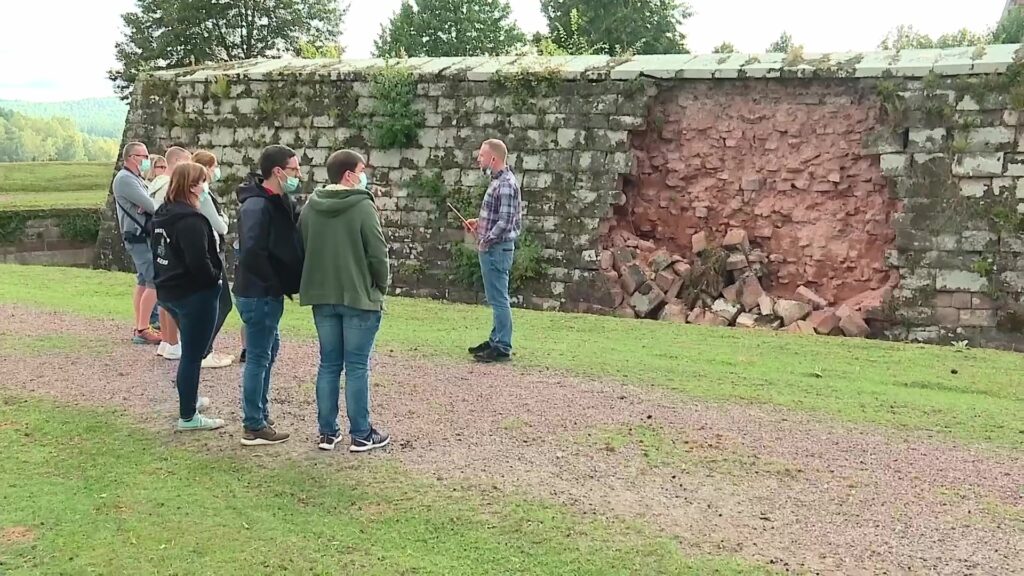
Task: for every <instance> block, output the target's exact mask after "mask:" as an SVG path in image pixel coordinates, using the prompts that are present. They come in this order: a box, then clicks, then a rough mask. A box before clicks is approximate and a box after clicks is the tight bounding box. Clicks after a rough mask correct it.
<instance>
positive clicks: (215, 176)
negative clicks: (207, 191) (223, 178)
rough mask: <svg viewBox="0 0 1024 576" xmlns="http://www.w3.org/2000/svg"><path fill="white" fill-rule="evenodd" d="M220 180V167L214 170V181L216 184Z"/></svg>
mask: <svg viewBox="0 0 1024 576" xmlns="http://www.w3.org/2000/svg"><path fill="white" fill-rule="evenodd" d="M218 180H220V166H217V167H216V168H214V169H213V181H214V182H216V181H218Z"/></svg>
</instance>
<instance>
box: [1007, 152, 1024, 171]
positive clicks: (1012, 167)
mask: <svg viewBox="0 0 1024 576" xmlns="http://www.w3.org/2000/svg"><path fill="white" fill-rule="evenodd" d="M1004 174H1005V175H1007V176H1024V154H1007V155H1006V171H1005V172H1004Z"/></svg>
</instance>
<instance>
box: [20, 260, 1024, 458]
mask: <svg viewBox="0 0 1024 576" xmlns="http://www.w3.org/2000/svg"><path fill="white" fill-rule="evenodd" d="M131 286H132V280H131V276H129V275H127V274H116V273H110V272H100V271H85V270H69V269H56V268H38V267H18V266H2V265H0V302H19V303H26V304H32V305H37V306H42V307H45V308H49V309H55V310H66V311H69V312H74V313H77V314H84V315H88V316H94V317H105V318H122V319H127V318H129V317H130V316H131V308H130V306H131V301H130V297H129V294H130V290H131ZM230 322H231V324H229V328H228V329H233V327H235V326H237V316H236V315H232V318H231V320H230ZM515 322H516V324H515V326H516V337H515V345H516V351H517V355H518V360H517V362H518V363H519V364H520V365H525V366H532V367H541V368H556V369H562V370H567V371H571V372H574V373H577V374H582V375H586V376H608V377H615V378H619V379H621V380H623V381H625V382H628V383H634V384H643V385H655V386H659V387H662V388H666V389H670V390H674V391H678V392H683V393H686V394H689V395H693V396H696V397H700V398H706V399H711V400H732V401H735V400H741V401H751V402H761V403H769V404H776V405H780V406H785V407H788V408H793V409H797V410H806V411H811V412H818V413H824V414H827V415H829V416H832V417H834V418H838V419H841V420H845V421H850V422H866V423H875V424H883V425H886V426H892V427H897V428H904V429H909V430H931V431H935V432H938V433H940V434H942V435H944V436H947V437H950V438H954V439H959V440H966V441H981V442H984V443H992V444H996V445H1002V446H1008V447H1013V448H1018V449H1019V448H1024V424H1022V422H1024V419H1022V418H1021V414H1024V358H1022V357H1021V356H1020V355H1019V354H1012V353H1005V352H997V351H992V350H968V351H965V352H958V351H955V350H953V349H951V348H941V347H935V346H913V345H903V344H892V343H884V342H873V341H867V340H852V339H842V338H824V337H804V336H793V335H788V334H778V333H767V332H760V331H744V330H726V329H712V328H702V327H696V326H688V325H675V324H666V323H654V322H640V321H628V320H620V319H614V318H603V317H596V316H583V315H568V314H554V313H540V312H530V311H523V310H516V311H515ZM488 328H489V313H488V311H487V310H486V309H484V308H479V307H469V306H460V305H451V304H444V303H440V302H433V301H427V300H408V299H402V298H392V299H390V300H389V310H388V312H387V315H386V317H385V321H384V325H383V328H382V333H381V338H380V344H381V346H382V347H383V348H385V349H394V350H398V351H402V352H417V353H421V354H425V355H433V356H448V357H455V358H461V357H464V354H465V352H464V350H465V347H466V346H467V345H472V344H476V343H477V342H478V341H479V340H480V339H482V338H483V336H484V335H485V334H486V332H487V330H488ZM283 330H284V331H285V333H286V334H288V335H291V336H297V337H307V338H311V337H313V336H314V329H313V324H312V321H311V318H310V313H309V311H308V309H303V310H300V309H298V307H296V306H289V308H288V310H287V311H286V314H285V319H284V321H283ZM953 368H955V369H957V370H958V374H956V375H954V374H952V373H951V370H952V369H953Z"/></svg>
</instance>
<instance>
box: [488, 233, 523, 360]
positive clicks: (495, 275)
mask: <svg viewBox="0 0 1024 576" xmlns="http://www.w3.org/2000/svg"><path fill="white" fill-rule="evenodd" d="M515 250H516V245H515V242H501V243H498V244H494V245H493V246H491V247H490V248H488V249H487V250H486V251H485V252H481V253H480V273H481V274H482V275H483V278H484V294H485V295H486V296H487V303H488V304H489V305H490V306H491V311H492V312H493V314H494V327H493V328H492V329H491V336H490V339H489V341H490V343H491V347H493V348H496V349H497V350H500V351H501V352H505V353H506V354H508V353H510V352H512V307H511V305H510V304H509V297H508V277H509V273H510V272H511V271H512V260H513V257H514V256H515Z"/></svg>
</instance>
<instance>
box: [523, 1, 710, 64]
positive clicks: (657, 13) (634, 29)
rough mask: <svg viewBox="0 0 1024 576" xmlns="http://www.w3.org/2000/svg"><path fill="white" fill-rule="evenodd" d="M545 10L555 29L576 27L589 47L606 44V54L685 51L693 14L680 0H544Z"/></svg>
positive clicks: (553, 39)
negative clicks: (685, 25) (687, 26)
mask: <svg viewBox="0 0 1024 576" xmlns="http://www.w3.org/2000/svg"><path fill="white" fill-rule="evenodd" d="M540 5H541V11H542V12H543V13H544V17H545V18H547V21H548V29H549V30H551V31H553V32H554V31H567V30H573V18H574V16H573V14H574V13H575V14H576V16H575V18H576V19H577V26H578V28H577V32H576V36H575V37H576V38H578V41H579V42H581V44H577V45H576V49H578V46H580V45H583V46H587V47H597V46H603V47H604V50H603V52H604V53H605V54H608V55H611V56H616V55H621V54H630V53H632V54H684V53H687V52H688V50H687V49H686V37H685V36H684V35H683V33H682V31H681V27H682V25H683V22H684V21H685V20H686V19H687V18H689V17H690V16H691V15H692V12H691V10H690V7H689V5H688V4H686V3H685V2H681V1H680V0H632V1H630V2H623V1H622V0H541V3H540ZM550 40H551V42H552V43H554V44H555V45H556V46H558V47H559V48H561V49H562V50H565V51H566V52H567V53H573V52H570V50H572V49H574V47H573V46H571V45H570V46H567V45H565V44H562V42H564V41H565V39H564V37H562V36H560V35H558V34H552V35H551V36H550Z"/></svg>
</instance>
